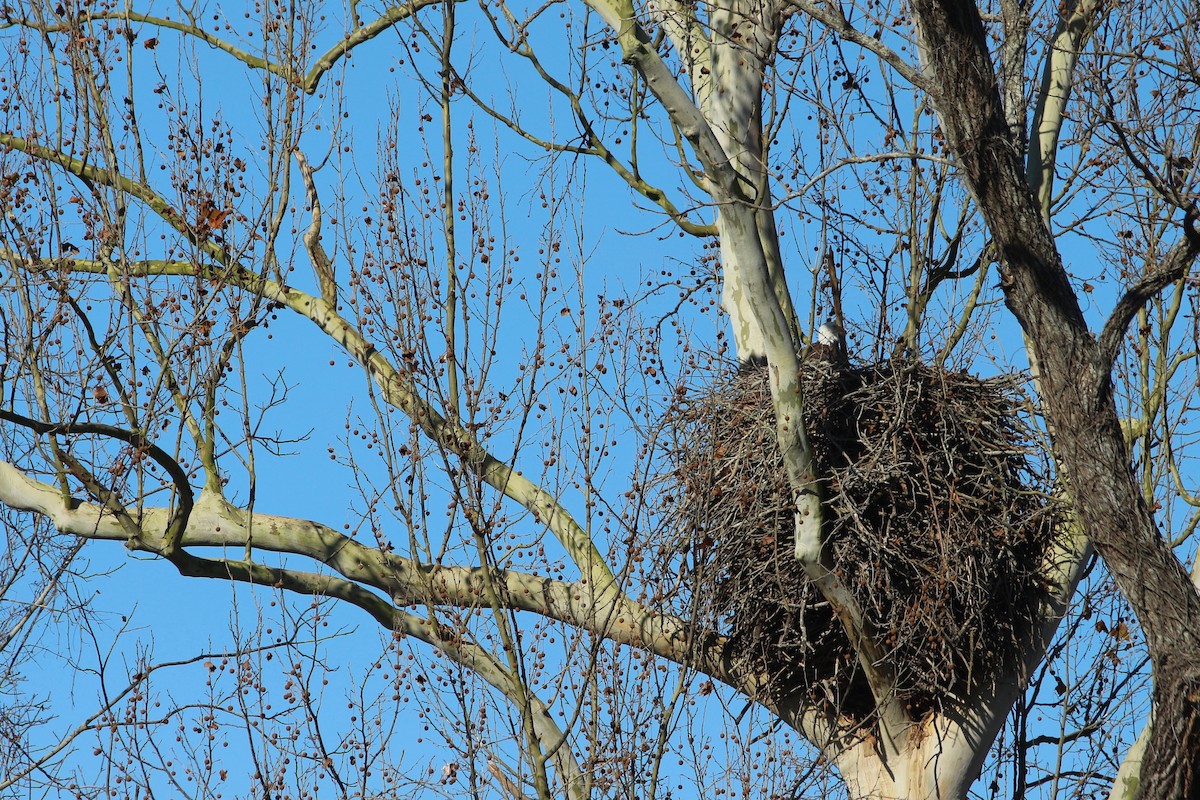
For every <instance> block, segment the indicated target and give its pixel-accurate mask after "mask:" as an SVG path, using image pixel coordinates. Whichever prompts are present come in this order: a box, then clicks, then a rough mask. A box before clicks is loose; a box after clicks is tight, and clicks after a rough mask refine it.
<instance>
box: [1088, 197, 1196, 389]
mask: <svg viewBox="0 0 1200 800" xmlns="http://www.w3.org/2000/svg"><path fill="white" fill-rule="evenodd" d="M1196 216H1197V215H1196V206H1195V205H1194V204H1193V206H1192V207H1191V208H1190V209H1188V210H1187V212H1186V213H1185V215H1184V219H1183V239H1182V240H1180V241H1179V242H1176V244H1175V246H1174V247H1172V248H1171V249H1170V251H1169V252H1168V253H1167V255H1166V257H1165V258H1164V259H1163V260H1162V261H1161V262H1160V263H1159V264H1158V265H1156V266H1155V267H1154V268H1153V269H1150V270H1147V271H1146V273H1145V274H1143V275H1142V277H1140V278H1139V279H1138V280H1137V281H1135V282H1134V283H1133V284H1132V285H1131V286H1129V287H1128V288H1127V289H1126V290H1125V293H1124V294H1123V295H1121V298H1120V299H1119V300H1117V304H1116V305H1115V306H1113V310H1112V313H1110V314H1109V316H1108V321H1107V322H1105V323H1104V328H1103V330H1101V331H1100V337H1099V340H1098V342H1099V348H1100V358H1101V359H1103V361H1104V363H1105V364H1106V365H1107V366H1108V368H1109V369H1112V365H1113V362H1114V361H1115V360H1116V357H1117V353H1118V352H1120V349H1121V340H1122V339H1123V338H1124V336H1125V331H1126V329H1127V328H1128V327H1129V323H1130V322H1131V321H1132V320H1133V318H1134V316H1136V315H1137V312H1138V311H1139V310H1140V309H1141V308H1142V307H1144V306H1145V305H1146V303H1147V302H1148V301H1149V300H1150V299H1151V298H1152V297H1154V296H1155V295H1156V294H1158V293H1159V292H1160V291H1162V290H1163V289H1165V288H1166V287H1167V286H1170V285H1171V284H1172V283H1175V282H1176V281H1179V280H1182V279H1183V277H1184V276H1185V275H1187V272H1188V269H1189V268H1190V267H1191V266H1192V264H1193V263H1195V261H1196V257H1197V255H1200V231H1198V230H1197V229H1196Z"/></svg>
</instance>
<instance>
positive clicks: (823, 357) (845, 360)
mask: <svg viewBox="0 0 1200 800" xmlns="http://www.w3.org/2000/svg"><path fill="white" fill-rule="evenodd" d="M805 358H811V359H815V360H817V361H824V362H826V363H827V364H829V365H831V366H835V367H844V366H847V365H848V364H849V363H850V356H849V355H848V354H847V352H846V334H845V331H843V330H842V326H841V325H838V324H837V323H836V322H834V321H833V320H829V321H828V322H825V323H823V324H822V325H821V327H820V328H818V329H817V341H815V342H813V343H812V344H811V345H809V346H808V350H807V351H806V352H805Z"/></svg>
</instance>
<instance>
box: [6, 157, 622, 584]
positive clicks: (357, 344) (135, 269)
mask: <svg viewBox="0 0 1200 800" xmlns="http://www.w3.org/2000/svg"><path fill="white" fill-rule="evenodd" d="M0 144H7V145H8V146H10V147H14V148H16V149H18V150H21V151H23V152H26V153H29V154H30V155H33V156H35V157H38V158H42V159H45V160H47V161H50V162H52V163H55V164H59V165H60V166H62V167H63V168H64V169H66V170H67V171H69V172H71V173H72V174H74V175H77V176H79V177H83V178H86V179H87V180H91V181H93V182H95V183H98V184H103V185H107V186H111V187H112V188H116V189H119V190H121V191H123V192H125V193H127V194H129V195H132V196H134V197H136V198H138V199H139V200H141V201H142V202H144V203H146V205H147V206H149V207H150V209H151V210H153V211H154V212H155V213H157V214H158V215H159V216H160V217H161V218H162V219H163V220H164V221H165V222H167V223H168V224H170V225H171V226H172V227H174V228H175V229H176V230H178V231H179V232H180V233H182V234H184V235H185V236H187V237H188V238H190V239H191V240H193V241H194V242H196V243H197V244H198V245H199V246H200V247H202V249H203V250H204V252H205V253H206V254H207V255H209V256H210V257H212V258H213V259H214V260H215V261H217V262H219V263H220V264H221V265H222V266H221V267H214V266H211V265H203V264H192V263H188V262H175V261H172V262H163V261H149V262H140V263H138V262H135V263H132V264H129V265H128V266H127V268H126V271H127V272H128V274H129V275H130V277H137V276H138V274H139V269H140V270H142V271H141V272H140V274H141V275H152V274H174V275H196V276H202V277H206V278H210V279H213V280H219V281H224V282H227V283H230V284H234V285H237V286H239V287H241V288H244V289H247V290H249V291H251V292H254V293H256V294H259V295H261V296H262V297H263V298H264V299H266V300H269V301H271V302H274V303H276V304H278V305H280V306H282V307H286V308H288V309H290V310H292V311H294V312H296V313H298V314H300V315H301V316H303V317H306V318H307V319H309V320H310V321H312V322H313V323H314V324H316V325H317V326H318V327H319V328H321V329H322V330H323V331H324V332H325V333H326V334H327V335H328V336H329V337H330V338H332V339H333V340H334V341H335V342H337V343H338V344H339V345H341V346H342V347H344V348H345V349H346V350H347V352H349V353H350V354H351V355H352V356H353V357H354V358H355V359H357V360H358V362H359V363H360V364H361V365H362V366H363V367H364V368H365V369H366V370H367V372H368V373H369V374H370V376H371V377H372V379H373V380H374V381H375V382H376V383H377V384H378V385H379V387H380V388H381V389H382V390H383V393H384V397H385V398H386V399H387V400H388V402H389V403H391V404H392V405H394V406H395V407H397V408H399V409H400V410H402V411H403V412H404V413H405V414H407V415H408V416H409V418H410V419H412V420H413V421H414V422H415V423H416V424H417V425H418V426H419V427H420V428H421V429H422V431H423V432H424V433H425V435H426V436H428V437H429V438H430V439H431V440H433V441H434V442H436V443H437V444H438V445H440V446H442V447H445V448H447V449H448V450H449V452H452V453H455V454H457V455H458V456H459V457H460V458H462V459H463V461H464V462H465V463H466V464H467V465H468V466H469V467H470V468H471V469H472V470H474V471H475V472H476V474H478V475H480V476H481V477H482V478H483V479H484V480H485V481H486V482H487V483H488V485H490V486H491V487H492V488H494V489H497V490H499V491H501V492H502V493H504V494H505V495H506V496H507V497H509V498H510V499H512V500H515V501H516V502H518V503H520V504H521V505H522V506H524V507H525V508H526V509H528V510H529V511H531V512H532V513H533V514H534V517H535V519H537V520H538V521H539V522H541V523H542V524H544V525H546V526H547V527H548V528H549V530H550V531H552V532H553V533H554V535H555V537H556V538H558V540H559V541H560V542H561V543H562V544H563V546H564V547H565V548H566V550H567V553H568V555H570V556H571V559H572V560H573V561H574V562H575V564H576V565H577V566H578V567H579V568H580V570H581V572H582V574H583V576H584V579H585V580H587V581H589V582H594V583H593V584H592V585H593V587H594V590H595V591H597V592H600V593H609V592H612V593H615V594H620V589H619V588H618V586H617V582H616V578H615V576H614V575H613V574H612V571H611V570H610V568H609V566H608V564H607V563H606V562H605V561H604V558H603V557H602V556H601V555H600V552H599V551H598V550H597V549H596V546H595V544H594V543H593V542H592V541H591V539H590V538H589V537H588V535H587V532H586V531H584V530H583V529H582V528H581V527H580V525H579V523H578V522H577V521H576V520H575V519H574V517H573V516H572V515H571V514H570V512H568V511H567V510H566V509H565V508H563V506H562V505H560V504H559V503H558V500H557V498H555V497H553V496H552V495H551V494H550V493H549V492H547V491H546V490H545V489H543V488H541V487H540V486H538V485H536V484H535V483H533V482H532V481H530V480H529V479H528V478H526V477H525V476H524V475H522V474H520V473H519V472H518V471H517V470H515V469H513V468H512V467H510V466H509V465H507V464H505V463H504V462H502V461H500V460H499V459H497V458H496V457H495V456H494V455H492V454H491V453H490V452H488V451H487V450H486V449H484V447H483V446H482V445H480V444H479V442H478V440H477V439H476V438H475V436H474V435H473V434H471V433H470V432H469V431H467V430H466V429H465V428H463V427H462V426H461V425H457V424H455V423H453V422H452V421H450V420H447V419H446V418H445V417H444V416H443V415H442V414H441V413H439V412H438V411H437V410H436V409H435V408H434V407H433V405H432V404H430V403H429V402H428V401H427V400H425V399H424V398H423V397H421V396H420V394H419V393H418V391H417V389H416V386H415V385H414V384H413V382H412V381H411V379H409V378H406V377H405V376H404V375H403V373H402V372H401V371H400V370H397V369H396V367H395V366H394V365H393V364H392V363H391V362H390V361H388V360H387V358H386V357H385V356H384V355H383V354H382V353H381V352H380V351H379V350H378V349H377V348H376V347H375V346H374V344H372V343H371V342H369V341H368V340H367V338H366V337H365V336H364V335H363V334H362V332H361V331H359V330H358V329H357V328H355V327H354V326H353V325H351V324H350V322H348V321H347V320H346V319H345V318H344V317H342V316H341V315H340V314H339V313H338V311H337V309H336V307H334V306H333V305H332V304H330V303H328V302H327V301H325V300H323V299H321V298H317V297H313V296H312V295H310V294H308V293H306V292H302V291H300V290H298V289H293V288H291V287H287V286H284V285H281V284H279V283H277V282H276V281H274V280H272V279H270V278H267V277H265V276H262V275H259V274H256V273H253V272H250V271H248V270H246V269H243V268H242V267H241V266H239V265H238V264H237V263H236V262H234V261H233V260H232V258H231V257H230V256H229V254H228V253H227V252H226V251H225V249H224V248H223V247H222V246H221V245H220V244H218V243H216V242H214V241H213V240H212V238H211V237H209V236H205V235H202V234H201V233H200V232H197V231H194V230H193V229H192V228H191V227H189V226H188V224H187V223H186V222H185V221H184V220H183V218H182V217H181V216H180V214H179V212H177V211H176V210H175V209H173V208H172V207H171V206H170V204H168V203H167V202H166V201H165V200H164V199H163V198H162V197H161V196H160V195H158V194H157V193H156V192H155V191H154V190H152V189H151V188H150V187H148V186H146V185H145V184H142V183H140V182H138V181H134V180H131V179H129V178H127V177H125V176H123V175H119V174H117V173H116V172H115V171H114V170H102V169H98V168H96V167H93V166H91V165H89V164H86V163H84V162H83V161H81V160H79V159H76V158H72V157H70V156H68V155H66V154H63V153H60V152H58V151H55V150H53V149H51V148H47V147H43V146H41V145H38V144H36V143H33V142H29V141H27V140H25V139H21V138H19V137H15V136H12V135H10V134H0ZM5 252H6V253H7V251H5ZM7 256H8V258H9V259H10V263H12V262H13V260H14V254H12V253H7ZM15 260H17V261H23V262H24V263H26V264H27V265H29V266H31V267H35V266H37V265H40V266H41V267H42V268H47V267H53V268H59V267H60V266H62V265H67V266H68V267H69V268H73V269H76V270H79V271H85V272H103V271H104V270H105V269H106V267H105V265H103V264H101V263H100V262H97V261H78V262H74V264H73V266H72V261H71V260H67V261H63V260H62V259H51V260H47V261H40V260H37V259H33V260H29V259H20V257H16V259H15ZM123 266H125V265H123Z"/></svg>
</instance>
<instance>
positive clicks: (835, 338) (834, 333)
mask: <svg viewBox="0 0 1200 800" xmlns="http://www.w3.org/2000/svg"><path fill="white" fill-rule="evenodd" d="M817 341H818V342H820V343H821V344H825V345H833V346H835V347H844V346H845V344H844V342H843V341H842V327H841V326H840V325H838V324H837V323H836V322H834V321H833V320H830V321H829V322H823V323H821V327H819V328H817Z"/></svg>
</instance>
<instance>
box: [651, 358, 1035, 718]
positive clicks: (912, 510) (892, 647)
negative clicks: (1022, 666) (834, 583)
mask: <svg viewBox="0 0 1200 800" xmlns="http://www.w3.org/2000/svg"><path fill="white" fill-rule="evenodd" d="M803 386H804V392H805V425H806V430H807V432H808V434H809V439H810V442H811V444H812V446H813V449H814V451H815V456H816V460H817V464H818V468H819V474H821V475H822V476H825V486H824V496H825V522H826V525H827V529H826V542H827V545H826V546H827V547H828V548H829V554H830V555H831V556H832V561H833V564H834V565H835V566H834V569H835V571H836V572H837V573H838V574H839V575H840V577H841V579H842V580H843V581H844V582H845V583H846V585H847V586H848V587H849V588H850V590H851V591H852V592H853V594H854V595H855V597H856V598H857V601H858V603H859V605H860V607H861V608H862V609H863V612H864V614H865V615H866V618H867V621H868V624H869V625H870V626H871V628H872V629H873V630H874V631H875V632H876V636H877V638H878V640H879V642H880V644H881V647H882V649H883V650H884V651H885V652H886V655H885V659H886V661H887V662H888V663H887V665H886V666H887V667H888V668H889V671H890V672H891V673H892V674H894V675H895V676H896V687H897V688H896V691H897V692H898V693H899V696H900V697H901V698H902V699H903V700H904V702H905V703H906V704H907V705H908V707H909V710H910V713H912V714H913V715H914V716H915V717H920V716H922V715H923V714H925V713H927V712H929V711H931V710H934V709H938V708H943V707H945V706H946V705H947V704H948V703H953V701H954V700H955V699H957V698H963V697H965V696H966V694H967V693H968V692H969V691H971V690H972V688H973V687H976V686H978V685H979V683H980V682H981V681H990V680H992V679H993V678H994V677H995V676H996V674H997V668H998V667H999V666H1001V665H1002V664H1004V663H1006V660H1007V659H1009V658H1011V657H1012V655H1013V654H1014V653H1016V652H1019V651H1018V649H1017V645H1018V644H1020V643H1022V642H1024V641H1025V639H1026V637H1028V636H1029V635H1030V633H1031V631H1032V630H1033V629H1034V628H1035V626H1036V623H1037V621H1038V619H1039V617H1040V614H1041V613H1042V610H1043V608H1044V606H1043V603H1044V602H1045V600H1046V599H1047V592H1048V588H1047V584H1046V581H1045V579H1044V565H1045V561H1046V556H1047V552H1048V549H1049V547H1050V544H1051V541H1052V538H1053V536H1054V531H1055V518H1056V510H1055V508H1054V506H1053V504H1052V503H1051V502H1050V501H1049V499H1048V491H1047V490H1048V481H1049V476H1048V475H1047V474H1046V473H1047V472H1048V470H1047V469H1040V470H1039V469H1036V468H1035V466H1034V463H1033V461H1032V459H1031V456H1030V454H1031V452H1033V450H1032V448H1031V446H1030V444H1031V438H1032V434H1031V431H1030V429H1029V428H1028V427H1027V425H1026V424H1025V423H1024V421H1023V418H1022V415H1021V408H1022V403H1021V397H1020V392H1019V381H1018V380H1017V379H1016V378H1012V377H1008V378H1003V377H1002V378H996V379H990V380H980V379H978V378H975V377H972V376H970V375H966V374H956V373H950V372H945V371H942V370H938V369H933V368H930V367H928V366H925V365H922V364H919V363H915V362H909V361H903V360H900V361H891V362H885V363H881V364H875V365H870V366H864V367H849V366H845V367H836V366H833V365H831V364H829V363H827V362H818V361H809V362H807V363H806V364H805V365H804V368H803ZM671 423H672V430H673V433H674V444H673V445H672V449H671V456H672V466H673V472H672V473H671V475H670V476H669V482H670V483H672V484H674V489H673V491H671V492H669V495H670V497H671V500H670V501H669V502H670V503H671V517H672V525H671V526H670V530H671V535H672V537H674V542H673V543H672V545H671V546H667V547H664V548H663V549H662V553H661V555H660V558H661V559H662V561H663V563H662V564H661V565H660V566H661V567H662V568H664V571H666V568H668V566H669V567H670V571H671V572H674V573H675V574H679V573H678V570H679V569H682V570H683V578H684V581H685V585H686V588H687V590H688V593H689V594H690V598H691V602H692V603H693V605H694V612H695V613H696V615H697V617H698V620H697V621H699V622H701V623H702V624H707V625H709V626H711V627H712V628H713V629H716V630H718V631H720V632H721V633H723V634H725V635H726V636H727V637H728V642H729V654H730V656H731V657H733V658H734V659H738V660H741V662H742V666H744V667H747V668H750V669H754V670H756V671H759V672H760V673H762V674H765V675H767V676H768V679H767V681H766V682H765V688H764V691H765V692H767V693H769V694H770V695H771V696H772V698H773V699H774V700H776V701H780V700H784V699H792V700H796V699H798V700H800V701H801V702H804V703H809V704H813V705H816V706H818V707H820V708H821V709H822V710H824V711H826V712H828V713H832V714H837V715H841V716H842V717H843V718H847V719H849V720H852V721H861V720H865V719H867V718H868V717H869V715H870V714H871V713H872V711H873V710H874V707H875V704H874V701H873V700H872V697H871V692H870V689H869V687H868V686H867V683H866V679H865V677H864V676H863V674H862V672H861V670H860V669H859V668H858V662H857V657H856V655H855V653H854V651H853V649H852V648H851V646H850V643H849V641H848V639H847V637H846V634H845V632H844V629H843V627H842V625H841V623H840V622H839V621H838V620H837V619H836V618H835V617H834V615H833V613H832V610H831V609H830V607H829V605H828V603H826V602H825V601H824V598H823V597H822V596H821V595H820V593H819V592H818V591H817V590H816V589H815V588H814V587H813V586H812V585H811V583H810V582H809V580H808V579H807V577H805V575H804V572H803V570H802V569H801V567H800V564H799V562H797V561H796V559H795V557H794V555H793V531H794V524H795V521H794V514H793V510H794V504H793V501H792V494H791V490H790V488H789V486H788V483H787V477H786V475H785V473H784V468H783V462H782V460H781V458H780V455H779V450H778V447H777V445H776V441H775V415H774V412H773V410H772V407H771V399H770V393H769V387H768V384H767V370H766V368H765V367H764V368H743V369H741V370H739V371H738V372H737V373H736V374H735V375H733V376H732V377H729V378H726V379H724V380H721V381H718V382H717V383H716V385H714V386H712V387H711V388H710V389H709V390H708V392H707V393H706V394H705V395H704V396H702V397H698V398H691V399H690V400H689V401H688V402H687V403H686V404H685V405H684V407H683V408H682V410H679V411H677V412H676V413H675V414H674V415H673V416H672V418H671ZM681 564H682V566H681Z"/></svg>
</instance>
